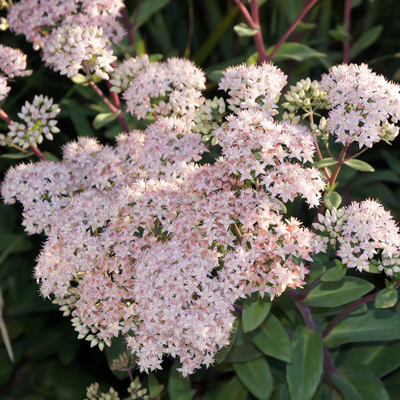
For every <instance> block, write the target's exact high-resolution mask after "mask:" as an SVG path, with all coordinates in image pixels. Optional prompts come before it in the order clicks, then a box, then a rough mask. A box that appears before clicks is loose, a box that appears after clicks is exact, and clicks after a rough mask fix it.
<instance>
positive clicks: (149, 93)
mask: <svg viewBox="0 0 400 400" xmlns="http://www.w3.org/2000/svg"><path fill="white" fill-rule="evenodd" d="M203 89H205V76H204V73H203V71H201V70H200V69H199V68H197V67H196V66H195V65H194V64H193V63H192V62H191V61H189V60H184V59H179V58H169V59H168V60H167V61H166V62H165V63H164V62H162V63H151V64H150V65H149V66H148V67H147V68H144V69H142V70H140V71H139V72H138V74H137V75H136V76H135V78H134V79H133V81H132V84H131V86H130V87H128V89H126V90H125V92H124V94H123V98H124V99H125V100H126V104H127V111H128V112H130V113H132V115H136V117H137V118H138V119H140V118H145V117H146V115H148V114H151V113H153V114H155V115H160V116H176V117H180V116H183V115H184V116H185V117H186V118H189V119H191V118H194V117H195V115H196V109H197V108H198V107H199V106H200V105H201V104H203V103H204V100H205V99H204V97H202V93H201V91H200V90H203Z"/></svg>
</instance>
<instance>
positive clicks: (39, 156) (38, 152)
mask: <svg viewBox="0 0 400 400" xmlns="http://www.w3.org/2000/svg"><path fill="white" fill-rule="evenodd" d="M29 148H30V149H31V150H32V151H33V152H34V153H35V156H36V157H37V158H39V159H40V160H48V158H47V157H46V156H45V155H44V154H43V153H42V152H41V151H40V150H39V149H38V148H37V147H36V146H33V145H30V146H29Z"/></svg>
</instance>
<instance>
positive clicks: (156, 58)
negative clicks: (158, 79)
mask: <svg viewBox="0 0 400 400" xmlns="http://www.w3.org/2000/svg"><path fill="white" fill-rule="evenodd" d="M163 58H164V54H159V53H154V54H150V55H149V62H156V61H160V60H162V59H163Z"/></svg>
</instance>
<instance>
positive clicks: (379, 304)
mask: <svg viewBox="0 0 400 400" xmlns="http://www.w3.org/2000/svg"><path fill="white" fill-rule="evenodd" d="M398 296H399V295H398V292H397V290H394V289H389V288H386V289H383V290H381V291H380V292H379V293H378V296H377V297H376V299H375V308H390V307H393V306H394V305H395V304H396V303H397V299H398Z"/></svg>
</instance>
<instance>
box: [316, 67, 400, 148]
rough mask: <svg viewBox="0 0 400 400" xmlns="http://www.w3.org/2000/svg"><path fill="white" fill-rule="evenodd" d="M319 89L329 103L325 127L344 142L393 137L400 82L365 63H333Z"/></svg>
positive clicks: (396, 129) (368, 142)
mask: <svg viewBox="0 0 400 400" xmlns="http://www.w3.org/2000/svg"><path fill="white" fill-rule="evenodd" d="M320 89H321V90H324V91H326V92H327V94H328V101H329V102H330V104H331V106H332V110H331V111H330V112H329V118H328V120H327V130H328V131H329V132H330V133H331V134H332V135H334V136H336V142H340V143H342V144H344V145H346V144H350V143H353V142H357V143H358V145H359V147H360V148H361V147H363V146H367V147H372V145H373V144H374V143H377V142H379V141H380V140H385V141H393V140H394V138H395V137H396V136H397V135H398V132H399V127H398V126H395V125H394V124H397V122H398V120H399V118H400V86H399V85H396V84H394V83H390V82H388V81H387V80H386V79H385V78H384V77H383V76H379V75H376V74H375V73H374V72H372V71H371V69H370V68H368V66H367V65H366V64H361V65H360V66H359V65H356V64H350V65H346V64H342V65H338V66H336V67H332V68H331V70H330V71H329V74H325V75H324V76H323V77H322V80H321V87H320Z"/></svg>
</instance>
